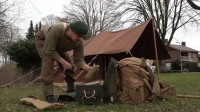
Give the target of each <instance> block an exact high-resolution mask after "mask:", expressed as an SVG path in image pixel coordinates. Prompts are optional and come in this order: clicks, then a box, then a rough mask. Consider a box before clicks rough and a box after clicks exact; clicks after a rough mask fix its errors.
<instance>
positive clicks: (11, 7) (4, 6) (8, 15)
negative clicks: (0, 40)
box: [0, 0, 23, 30]
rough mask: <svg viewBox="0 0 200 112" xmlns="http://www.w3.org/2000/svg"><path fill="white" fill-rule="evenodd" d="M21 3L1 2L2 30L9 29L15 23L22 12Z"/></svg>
mask: <svg viewBox="0 0 200 112" xmlns="http://www.w3.org/2000/svg"><path fill="white" fill-rule="evenodd" d="M22 7H23V6H22V4H21V1H19V0H18V1H16V0H12V1H10V0H1V1H0V30H1V29H3V28H7V27H8V26H10V25H12V24H13V23H15V22H16V21H17V20H18V19H19V17H20V12H21V11H22V9H23V8H22Z"/></svg>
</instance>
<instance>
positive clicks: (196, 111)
mask: <svg viewBox="0 0 200 112" xmlns="http://www.w3.org/2000/svg"><path fill="white" fill-rule="evenodd" d="M161 81H162V83H163V84H164V85H167V84H171V85H174V86H175V90H176V93H177V94H185V95H186V94H189V95H199V96H200V86H199V85H200V73H170V74H161ZM54 91H55V95H56V97H58V95H59V94H62V93H63V92H62V91H61V90H60V89H59V88H57V87H55V89H54ZM23 95H34V96H38V97H39V98H40V99H43V97H42V88H41V86H40V85H35V86H28V87H25V88H23V87H19V86H18V87H7V88H0V112H37V111H38V110H37V109H35V108H34V107H32V106H27V105H23V104H22V103H20V101H19V99H20V96H23ZM151 99H153V100H151V101H146V102H144V103H142V104H140V105H138V106H134V105H127V104H120V103H115V104H111V103H107V104H103V105H93V106H87V105H78V104H77V103H76V102H72V103H66V104H64V108H62V109H61V110H51V111H50V110H46V111H45V112H49V111H50V112H54V111H56V112H200V99H195V98H177V99H173V100H167V99H163V100H160V99H158V98H151ZM42 112H43V111H42Z"/></svg>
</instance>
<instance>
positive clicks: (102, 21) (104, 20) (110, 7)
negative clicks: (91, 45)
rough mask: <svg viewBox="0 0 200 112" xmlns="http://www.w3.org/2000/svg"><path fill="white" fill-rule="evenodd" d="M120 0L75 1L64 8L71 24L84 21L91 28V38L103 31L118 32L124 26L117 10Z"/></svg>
mask: <svg viewBox="0 0 200 112" xmlns="http://www.w3.org/2000/svg"><path fill="white" fill-rule="evenodd" d="M117 1H118V0H73V1H71V3H70V6H67V5H65V6H64V14H65V16H66V17H68V18H69V22H72V21H76V20H83V21H85V22H86V23H87V25H88V27H89V34H88V35H89V36H88V37H90V36H95V35H96V34H97V33H98V32H100V31H102V30H103V29H107V30H116V29H118V28H120V27H121V26H122V24H123V22H121V18H122V15H121V14H120V12H119V11H118V10H117V4H118V3H117Z"/></svg>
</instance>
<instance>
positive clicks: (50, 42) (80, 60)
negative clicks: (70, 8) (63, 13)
mask: <svg viewBox="0 0 200 112" xmlns="http://www.w3.org/2000/svg"><path fill="white" fill-rule="evenodd" d="M67 28H68V24H67V23H58V24H55V25H52V26H50V27H48V28H45V29H44V37H45V42H44V52H45V54H46V55H47V56H49V57H51V58H53V59H54V60H56V61H58V60H59V59H60V58H61V56H60V54H63V53H64V52H66V51H70V50H73V60H74V64H76V65H77V66H79V67H82V66H83V65H84V64H85V61H84V53H83V49H84V43H83V40H81V41H79V42H73V41H72V40H70V39H69V38H67V35H66V29H67Z"/></svg>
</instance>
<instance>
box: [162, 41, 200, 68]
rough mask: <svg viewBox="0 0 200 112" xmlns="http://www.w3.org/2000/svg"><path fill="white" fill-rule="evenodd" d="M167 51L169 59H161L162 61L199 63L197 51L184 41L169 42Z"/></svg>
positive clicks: (165, 62)
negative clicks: (178, 42)
mask: <svg viewBox="0 0 200 112" xmlns="http://www.w3.org/2000/svg"><path fill="white" fill-rule="evenodd" d="M168 53H169V55H170V56H171V59H167V60H163V61H162V63H163V64H164V65H166V64H167V63H172V62H174V61H175V60H178V61H180V62H196V63H197V64H198V63H199V51H198V50H195V49H192V48H190V47H188V46H186V42H182V43H181V45H174V44H170V46H169V48H168Z"/></svg>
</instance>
